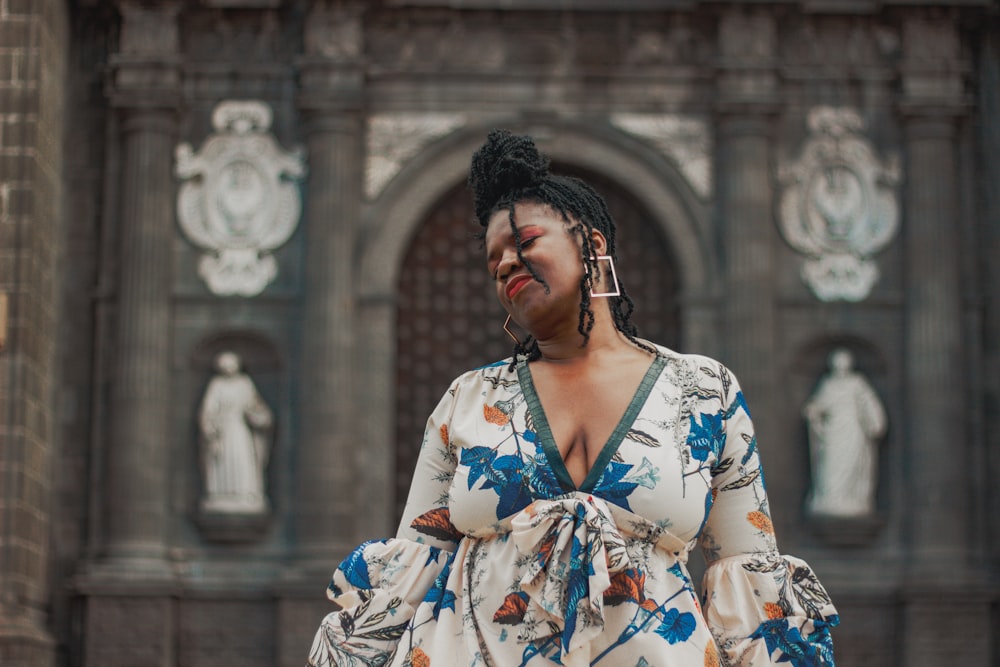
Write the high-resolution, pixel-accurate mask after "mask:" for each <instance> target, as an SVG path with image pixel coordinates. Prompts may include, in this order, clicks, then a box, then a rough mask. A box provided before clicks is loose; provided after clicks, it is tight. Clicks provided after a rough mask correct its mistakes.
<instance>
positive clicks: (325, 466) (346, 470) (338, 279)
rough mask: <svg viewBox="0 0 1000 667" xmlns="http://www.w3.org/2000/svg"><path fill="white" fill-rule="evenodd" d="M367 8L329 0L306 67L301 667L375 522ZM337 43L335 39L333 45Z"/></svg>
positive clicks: (296, 577) (289, 591)
mask: <svg viewBox="0 0 1000 667" xmlns="http://www.w3.org/2000/svg"><path fill="white" fill-rule="evenodd" d="M361 34H362V30H361V10H360V9H359V8H358V7H355V6H343V5H341V6H331V5H330V4H329V3H320V2H317V3H315V4H314V5H313V9H312V11H311V12H310V14H309V17H308V19H307V21H306V34H305V42H306V55H305V56H303V58H302V59H301V60H300V62H299V72H300V80H299V90H300V91H301V92H300V95H299V109H300V110H301V113H302V120H303V127H304V130H305V135H306V151H307V162H308V168H309V176H308V181H307V185H306V193H305V199H306V206H305V211H304V225H303V228H304V233H305V246H306V252H305V259H304V261H305V271H304V280H305V282H304V284H303V287H302V290H303V302H302V311H303V312H302V339H301V357H300V359H299V360H298V369H299V371H298V389H297V391H298V405H299V406H300V407H299V414H298V419H299V429H298V438H297V440H296V442H295V445H294V446H295V461H296V464H295V472H294V474H295V482H294V487H295V489H296V491H295V496H294V499H293V502H294V512H293V516H294V520H295V527H294V530H295V544H294V547H293V553H292V562H293V568H291V569H290V570H289V573H288V578H287V580H286V581H285V582H283V586H282V588H283V590H282V591H281V593H280V594H279V603H278V630H277V636H278V637H279V640H278V648H277V653H278V656H277V658H278V659H277V664H279V665H281V666H282V667H285V666H287V667H291V666H292V665H301V664H302V656H303V653H302V651H303V647H308V646H309V645H310V643H311V642H312V637H313V633H314V632H315V630H316V628H317V627H318V626H319V622H320V621H321V620H322V619H323V617H324V616H325V615H326V614H327V613H329V611H330V607H329V603H328V602H327V601H326V600H325V597H324V595H323V589H324V587H325V586H326V582H327V580H328V579H329V576H330V572H331V571H332V568H333V567H336V564H337V563H338V562H339V561H340V559H341V558H343V557H344V556H345V555H346V554H347V552H348V550H349V549H351V548H352V547H354V546H356V543H357V542H358V537H359V536H358V532H359V531H360V530H362V529H363V528H364V526H365V525H366V517H367V515H368V512H367V504H366V499H363V498H358V497H357V495H358V494H357V491H358V489H359V488H360V487H361V483H360V479H359V478H360V477H361V476H362V475H364V470H363V469H361V468H359V466H358V465H357V464H356V460H360V459H361V457H363V456H364V455H365V453H366V451H368V448H367V443H365V442H364V441H363V440H362V439H361V438H360V437H358V435H357V432H356V428H355V424H356V423H357V418H356V413H357V411H358V410H360V409H363V408H362V403H361V400H360V399H359V396H360V391H359V390H358V383H357V382H356V381H355V378H354V367H355V363H356V361H355V357H356V356H357V351H356V339H357V337H358V335H359V334H358V332H357V326H356V324H355V318H356V303H355V288H356V285H355V274H356V271H357V264H358V262H357V257H356V256H355V254H356V247H355V246H356V238H357V229H358V225H359V217H360V203H361V197H362V194H363V173H362V169H361V168H360V165H362V164H363V163H364V143H363V141H364V127H363V124H362V119H361V102H362V86H363V73H362V65H361V58H362V45H361ZM331 36H335V38H332V37H331Z"/></svg>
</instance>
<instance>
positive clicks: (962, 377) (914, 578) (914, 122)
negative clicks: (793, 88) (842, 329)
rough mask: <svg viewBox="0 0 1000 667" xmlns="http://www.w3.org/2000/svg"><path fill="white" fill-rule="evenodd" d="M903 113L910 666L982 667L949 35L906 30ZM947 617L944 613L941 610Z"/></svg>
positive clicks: (984, 613)
mask: <svg viewBox="0 0 1000 667" xmlns="http://www.w3.org/2000/svg"><path fill="white" fill-rule="evenodd" d="M902 45H903V65H902V82H903V93H902V99H901V102H900V111H901V116H902V123H903V131H904V141H905V154H906V165H905V174H906V183H905V194H904V197H905V199H904V207H903V211H904V217H903V224H902V238H903V245H904V253H905V278H906V301H905V314H904V325H903V353H904V355H905V357H904V364H905V382H904V386H905V388H906V392H907V393H906V396H905V398H906V415H907V423H906V424H905V425H903V428H904V431H905V434H904V437H903V438H902V442H903V443H905V447H906V451H905V452H904V460H905V461H906V462H907V464H908V467H907V470H906V473H907V480H906V504H907V509H906V513H905V515H906V517H907V521H908V525H907V526H906V528H907V537H908V544H907V549H906V551H907V553H908V554H910V569H909V573H908V574H909V576H908V577H907V581H906V586H905V589H904V601H905V613H904V632H905V636H904V637H903V640H902V645H903V646H904V647H906V651H905V656H904V664H906V665H908V666H910V667H923V666H927V667H930V666H931V665H939V664H942V663H944V662H957V663H960V664H970V665H971V664H986V663H987V662H988V661H989V657H988V656H989V653H990V640H989V636H990V631H989V623H990V605H989V598H988V596H987V594H985V593H983V592H982V586H981V582H982V580H981V579H980V578H979V577H977V576H975V575H974V573H973V572H972V569H971V568H972V562H971V561H972V559H971V555H972V554H971V553H970V551H971V548H970V547H971V544H972V536H971V531H972V529H973V526H972V524H971V518H972V515H971V513H970V510H971V494H972V478H971V475H972V473H971V471H970V467H969V462H970V460H971V456H970V451H969V447H970V444H969V442H970V437H969V436H970V433H969V431H968V425H967V423H966V419H965V415H966V414H967V409H968V408H967V407H966V402H967V395H968V391H969V388H968V386H967V384H966V377H967V374H966V368H965V364H966V361H967V360H966V358H965V356H964V354H963V349H962V348H963V340H964V333H963V328H964V318H963V311H964V308H963V289H962V282H961V275H962V273H961V268H962V261H963V259H962V256H961V248H962V242H961V241H962V233H963V232H962V225H963V217H964V216H963V212H962V209H961V206H960V203H959V202H960V196H959V173H958V170H959V160H958V143H959V134H958V130H959V127H960V125H961V121H962V116H963V115H964V114H966V113H967V110H968V106H967V100H966V99H965V97H964V91H963V85H964V84H963V81H962V78H961V75H960V72H961V71H962V67H961V63H960V62H959V58H960V45H959V37H958V33H957V30H956V27H955V25H954V24H952V23H950V22H948V21H942V20H940V17H937V20H935V17H930V16H927V17H924V16H922V15H920V14H917V13H914V14H912V15H910V16H909V17H908V18H907V20H906V22H905V23H904V26H903V40H902ZM945 601H946V603H947V606H943V604H942V603H943V602H945Z"/></svg>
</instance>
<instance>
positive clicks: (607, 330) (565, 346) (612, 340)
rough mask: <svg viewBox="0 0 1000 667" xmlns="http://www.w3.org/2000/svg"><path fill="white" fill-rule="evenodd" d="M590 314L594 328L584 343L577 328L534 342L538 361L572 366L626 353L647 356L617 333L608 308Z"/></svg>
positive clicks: (626, 338)
mask: <svg viewBox="0 0 1000 667" xmlns="http://www.w3.org/2000/svg"><path fill="white" fill-rule="evenodd" d="M593 311H594V327H593V328H592V329H591V330H590V336H589V337H588V338H586V339H585V338H584V337H583V334H581V333H580V331H579V330H578V329H577V328H576V326H573V327H566V328H565V329H563V330H562V331H559V332H558V333H556V334H554V335H552V336H549V337H543V338H537V339H536V341H537V343H538V351H539V352H540V353H541V358H540V359H538V361H543V362H552V363H573V362H578V361H585V360H586V359H588V358H594V357H597V356H602V355H607V354H616V353H621V352H627V351H635V352H641V353H643V354H646V353H645V351H643V350H641V349H640V348H638V347H636V346H635V345H634V344H633V343H632V341H630V340H629V339H628V337H627V336H625V334H623V333H622V332H621V331H619V330H618V327H616V326H615V323H614V320H613V319H612V317H611V312H610V310H609V309H608V308H607V307H603V308H594V309H593Z"/></svg>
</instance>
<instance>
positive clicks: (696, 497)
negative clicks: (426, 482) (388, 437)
mask: <svg viewBox="0 0 1000 667" xmlns="http://www.w3.org/2000/svg"><path fill="white" fill-rule="evenodd" d="M529 399H530V397H525V395H524V394H523V392H521V391H519V389H518V388H516V387H515V388H514V390H513V391H506V392H492V391H485V392H483V393H482V394H481V395H480V396H477V397H476V400H475V401H474V402H472V401H470V402H469V404H467V405H465V406H462V408H463V409H461V410H456V411H455V413H454V414H455V418H454V419H453V421H452V424H451V425H450V433H451V438H452V441H453V443H454V444H455V445H456V447H458V450H457V453H458V465H457V468H456V473H455V477H454V480H453V482H452V485H451V488H450V491H449V505H450V506H451V516H452V521H453V522H454V523H455V525H456V526H457V527H458V528H459V529H460V530H462V531H463V532H466V533H467V534H476V532H477V531H487V532H489V531H490V530H492V528H491V527H495V526H497V525H498V524H499V523H501V522H502V520H503V519H505V518H507V517H509V516H511V515H512V514H515V513H516V512H518V511H520V510H521V509H523V508H524V507H526V506H527V505H528V504H530V503H531V502H532V501H534V500H537V499H543V498H554V497H558V496H561V495H564V494H566V493H570V492H573V491H577V490H581V491H584V492H587V493H590V494H593V495H595V496H598V497H600V498H603V499H604V500H606V501H608V502H611V503H614V504H616V505H618V506H619V507H621V508H623V509H626V510H628V511H630V512H632V513H634V514H637V515H639V516H641V517H643V518H645V519H647V520H649V521H652V522H654V523H656V524H657V525H660V526H661V527H664V528H668V529H670V530H671V532H673V533H674V534H676V535H678V536H681V537H693V536H694V535H695V534H696V533H697V532H698V530H699V529H700V527H701V525H702V524H703V522H704V517H705V513H706V511H707V508H708V506H709V504H710V502H709V501H710V498H711V488H710V487H711V483H710V480H711V474H710V466H711V464H712V463H713V462H714V458H713V457H701V458H699V457H700V454H699V452H698V451H697V450H696V449H692V447H691V445H690V440H691V438H692V428H691V426H692V424H693V423H695V424H696V423H697V419H695V420H694V421H692V419H691V414H692V413H693V411H692V409H691V403H690V401H686V400H685V398H684V396H683V394H682V392H680V391H678V390H677V388H676V387H674V386H673V385H669V384H668V385H667V386H665V387H662V386H658V387H656V388H654V390H653V391H651V392H649V394H648V396H647V397H646V400H644V401H643V402H642V404H641V405H638V406H634V408H635V409H634V410H633V411H632V414H626V415H624V416H623V418H622V420H621V421H620V423H619V424H618V427H617V428H616V429H615V433H613V434H612V436H611V437H610V438H609V439H608V441H607V442H606V443H605V445H604V447H603V448H602V455H601V456H599V457H597V459H596V460H595V462H594V464H593V466H594V467H593V469H592V470H591V471H590V472H589V474H588V475H587V484H586V485H583V486H579V487H578V485H577V484H576V483H575V482H574V480H573V479H572V478H570V477H569V476H568V471H567V469H566V465H565V462H564V461H563V460H562V458H561V456H562V455H561V453H560V451H559V448H558V447H557V446H556V443H555V442H554V441H553V440H552V436H551V432H552V431H551V429H550V428H548V425H547V424H545V423H540V422H544V421H545V419H544V415H543V416H539V415H538V414H536V413H535V411H534V410H533V409H532V404H531V401H530V400H529ZM695 435H697V433H696V434H695Z"/></svg>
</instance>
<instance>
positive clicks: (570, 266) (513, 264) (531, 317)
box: [486, 202, 604, 338]
mask: <svg viewBox="0 0 1000 667" xmlns="http://www.w3.org/2000/svg"><path fill="white" fill-rule="evenodd" d="M508 215H509V214H508V212H507V211H506V210H500V211H497V212H496V213H494V214H493V216H492V217H491V218H490V222H489V225H488V226H487V228H486V269H487V271H489V273H490V276H491V277H492V278H493V281H494V287H495V288H496V293H497V298H498V299H499V300H500V303H501V305H503V307H504V308H505V309H506V310H507V312H508V313H510V315H511V317H512V318H513V319H514V321H515V322H517V323H518V324H520V325H521V326H522V327H524V328H525V329H527V330H528V331H529V332H531V334H532V335H534V336H535V337H536V338H544V337H546V336H548V335H553V334H554V333H555V330H554V329H553V328H554V327H565V326H572V327H573V328H574V329H575V328H576V326H577V323H578V321H579V312H580V280H581V279H582V278H583V272H584V265H583V260H582V258H581V246H580V241H579V240H578V237H577V236H575V235H574V234H573V233H572V232H571V231H570V225H569V224H567V223H566V222H565V221H564V220H563V219H562V216H560V215H559V213H558V212H557V211H555V210H553V209H552V208H551V207H550V206H547V205H545V204H538V203H534V202H523V203H519V204H517V205H516V206H515V208H514V220H515V223H516V224H517V228H518V233H519V234H520V236H521V255H522V256H523V257H524V259H525V260H527V261H528V262H530V263H531V266H532V268H533V269H534V272H535V274H536V275H537V276H538V277H539V278H541V279H542V280H544V281H545V285H543V284H542V283H540V282H539V281H538V280H536V279H535V278H534V277H533V276H532V275H531V271H529V270H528V267H527V266H525V265H524V263H523V262H522V261H521V260H520V258H518V256H517V245H516V241H515V240H514V232H513V230H512V229H511V227H510V219H509V217H508ZM594 241H595V248H596V250H597V251H598V252H599V253H600V252H602V251H603V242H604V239H603V237H601V236H600V235H599V234H597V235H596V237H595V239H594ZM598 246H599V247H598ZM546 286H547V289H546Z"/></svg>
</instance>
